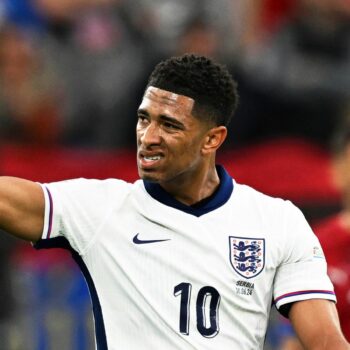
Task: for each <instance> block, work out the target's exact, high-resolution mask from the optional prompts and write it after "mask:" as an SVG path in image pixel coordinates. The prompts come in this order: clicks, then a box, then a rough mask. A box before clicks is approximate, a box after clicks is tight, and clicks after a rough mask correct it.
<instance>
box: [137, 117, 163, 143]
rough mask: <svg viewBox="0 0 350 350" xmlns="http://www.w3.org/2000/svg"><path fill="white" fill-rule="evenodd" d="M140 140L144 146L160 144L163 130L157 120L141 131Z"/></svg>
mask: <svg viewBox="0 0 350 350" xmlns="http://www.w3.org/2000/svg"><path fill="white" fill-rule="evenodd" d="M140 141H141V143H142V144H143V145H144V146H146V147H147V146H152V145H159V144H160V143H161V131H160V129H159V126H158V125H157V124H156V123H155V122H151V123H149V124H148V125H147V127H145V128H144V129H143V130H142V131H141V135H140Z"/></svg>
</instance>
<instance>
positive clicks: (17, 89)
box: [0, 0, 350, 149]
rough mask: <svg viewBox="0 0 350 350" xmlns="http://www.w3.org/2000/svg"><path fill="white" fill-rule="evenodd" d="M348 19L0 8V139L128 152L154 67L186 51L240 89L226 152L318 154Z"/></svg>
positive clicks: (166, 9)
mask: <svg viewBox="0 0 350 350" xmlns="http://www.w3.org/2000/svg"><path fill="white" fill-rule="evenodd" d="M349 17H350V5H349V3H348V2H347V1H343V0H216V1H210V0H177V1H175V0H142V1H141V0H133V1H128V0H76V1H70V0H61V1H56V0H1V1H0V133H1V140H2V141H6V142H19V143H26V144H39V145H45V146H52V145H65V146H77V147H96V148H103V149H111V148H120V147H132V146H133V144H134V125H135V121H136V118H135V115H136V113H135V111H136V108H137V106H138V104H139V103H140V100H141V98H142V94H143V89H144V86H145V82H146V81H147V78H148V75H149V73H150V71H151V70H152V68H153V66H154V64H156V63H157V62H158V61H159V60H160V59H162V58H165V57H168V56H170V55H177V54H181V53H184V52H195V53H199V54H204V55H208V56H211V57H213V58H215V59H217V60H219V61H220V62H222V63H224V64H226V65H227V66H228V67H229V69H230V70H231V71H232V74H233V76H234V77H235V78H236V79H237V80H238V82H239V91H240V96H241V103H240V107H239V109H238V112H237V115H236V117H235V118H234V120H233V123H232V125H231V130H230V138H229V141H228V142H227V146H229V147H239V146H241V145H245V144H247V143H252V142H256V141H260V140H264V139H266V138H271V137H276V136H277V137H279V136H284V135H287V136H289V135H290V136H297V137H303V138H304V137H305V138H307V139H310V140H312V141H315V142H317V143H320V144H321V145H324V146H327V142H328V141H329V139H330V136H331V135H332V132H333V130H334V128H335V127H336V126H337V125H338V124H339V123H341V122H342V121H343V119H346V118H347V117H346V116H347V115H348V113H347V110H348V108H349V107H348V106H347V100H349V94H350V35H349V34H350V21H349Z"/></svg>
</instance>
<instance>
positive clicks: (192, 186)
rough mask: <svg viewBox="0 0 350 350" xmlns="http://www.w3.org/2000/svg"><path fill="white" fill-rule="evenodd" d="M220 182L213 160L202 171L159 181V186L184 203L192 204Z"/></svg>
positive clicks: (209, 192)
mask: <svg viewBox="0 0 350 350" xmlns="http://www.w3.org/2000/svg"><path fill="white" fill-rule="evenodd" d="M219 184H220V178H219V175H218V173H217V171H216V168H215V162H212V163H211V164H208V166H207V167H205V168H204V169H202V171H200V172H198V171H196V172H193V173H192V174H186V176H184V177H181V176H180V177H179V178H178V179H176V180H175V181H169V182H165V183H160V186H161V187H162V188H163V189H164V190H165V191H167V192H168V193H169V194H171V195H172V196H173V197H174V198H175V199H176V200H178V201H179V202H181V203H183V204H186V205H193V204H195V203H198V202H200V201H201V200H203V199H205V198H208V197H210V196H211V195H212V194H213V193H214V192H215V190H216V189H217V188H218V186H219Z"/></svg>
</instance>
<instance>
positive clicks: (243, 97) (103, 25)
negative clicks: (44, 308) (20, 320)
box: [0, 0, 350, 350]
mask: <svg viewBox="0 0 350 350" xmlns="http://www.w3.org/2000/svg"><path fill="white" fill-rule="evenodd" d="M185 52H193V53H198V54H203V55H207V56H210V57H212V58H214V59H216V60H218V61H220V62H221V63H223V64H226V65H227V67H228V68H229V70H230V71H231V72H232V75H233V76H234V78H235V79H236V80H237V81H238V84H239V94H240V106H239V108H238V111H237V113H236V115H235V117H234V118H233V121H232V123H231V126H230V127H229V128H230V130H229V138H228V141H227V142H226V144H225V147H227V148H229V149H235V148H240V147H244V146H247V145H254V144H255V143H258V142H263V141H267V140H271V139H275V138H281V137H296V138H301V139H305V140H307V141H308V142H311V143H314V144H316V145H318V146H320V147H322V148H325V149H327V150H328V149H330V143H331V142H330V141H331V140H333V139H334V134H335V131H336V130H338V129H343V130H344V128H347V129H349V128H350V126H349V125H350V99H349V97H350V2H349V1H347V0H215V1H212V0H74V1H73V0H59V1H58V0H0V140H1V141H0V146H1V145H2V144H13V143H14V144H20V145H25V146H26V145H28V146H35V147H37V146H39V147H44V148H51V147H56V146H64V147H76V148H94V149H102V150H113V149H125V148H126V149H130V148H133V147H134V143H135V137H134V129H135V123H136V110H137V107H138V105H139V103H140V101H141V99H142V95H143V92H144V87H145V84H146V82H147V79H148V76H149V74H150V72H151V71H152V69H153V67H154V65H155V64H156V63H158V62H159V60H161V59H163V58H166V57H169V56H172V55H178V54H182V53H185ZM349 135H350V133H349ZM348 140H350V137H349V138H348ZM349 142H350V141H349ZM345 144H346V142H345V143H344V147H343V152H344V153H342V154H343V155H344V157H343V158H342V159H343V162H344V163H342V164H347V168H345V165H344V169H347V170H348V169H349V168H348V166H349V164H350V148H349V149H347V150H345V149H346V147H350V146H346V145H345ZM337 155H339V152H338V153H337ZM345 155H347V157H345ZM337 157H338V156H337ZM339 159H340V158H339V157H338V158H337V161H338V160H339ZM338 163H339V162H338ZM347 173H348V174H349V173H350V172H349V171H347ZM343 176H344V181H343V182H342V188H341V190H342V192H343V193H345V194H346V203H344V205H343V206H344V208H345V209H344V210H343V211H342V212H341V213H342V214H341V217H342V219H341V220H342V221H341V222H340V221H339V217H338V216H336V219H335V220H337V221H336V224H337V225H338V226H339V225H340V226H341V227H342V228H339V227H338V226H337V227H336V229H334V230H337V232H338V231H340V230H341V229H343V230H346V232H347V234H348V232H349V230H350V218H349V217H350V214H348V212H350V209H349V208H350V204H349V201H350V200H349V198H348V197H349V194H348V192H350V190H349V189H350V180H349V179H350V177H349V176H346V175H343ZM338 177H339V176H338ZM345 178H346V181H345ZM344 197H345V195H344ZM344 213H346V215H345V214H344ZM343 221H344V222H343ZM332 222H333V221H332ZM333 224H334V222H333ZM327 227H328V226H327ZM332 229H333V227H332ZM318 230H319V229H318V228H316V232H317V231H318ZM320 232H321V233H320V237H322V230H320ZM327 232H328V231H327ZM331 234H332V233H331ZM345 237H347V236H345ZM349 237H350V236H349ZM1 240H4V242H3V243H1V244H0V248H3V249H4V252H0V258H2V259H3V260H4V263H1V264H0V267H1V268H2V269H3V271H6V270H8V269H9V267H8V265H6V264H8V261H9V257H8V255H9V248H8V247H9V246H11V244H12V245H13V243H12V242H10V243H9V242H8V241H6V239H5V238H1ZM325 240H326V238H325ZM345 240H346V238H344V241H342V243H340V244H341V245H343V247H345V246H346V244H345V243H344V242H345ZM5 241H6V242H5ZM1 242H2V241H1ZM349 245H350V243H349V244H347V246H349ZM329 246H330V247H331V248H332V244H330V245H329ZM327 249H328V248H327ZM332 249H333V248H332ZM338 249H340V248H339V245H337V246H334V249H333V250H334V252H333V253H332V252H331V253H329V254H333V255H334V256H335V257H336V256H337V252H338ZM326 255H327V254H326ZM330 260H331V265H330V266H331V268H332V269H333V270H332V271H333V275H332V276H333V277H332V278H333V282H334V283H335V284H336V287H337V288H343V289H339V290H340V292H339V293H340V295H341V300H342V301H341V305H344V306H343V310H349V305H348V304H349V303H350V294H349V292H348V290H349V288H348V286H350V267H349V266H348V265H349V264H348V263H347V262H346V261H345V263H344V266H342V267H340V268H339V266H334V265H336V263H337V262H339V261H338V260H339V259H338V260H337V258H335V261H336V262H334V263H333V261H332V258H331V259H330ZM345 265H346V266H345ZM339 269H340V270H341V271H340V270H339ZM334 271H335V272H334ZM339 271H340V272H339ZM342 273H343V275H342ZM1 276H4V277H6V278H7V275H6V274H5V273H1V272H0V277H1ZM344 276H345V277H344ZM341 278H343V280H342V281H343V282H342V283H343V284H342V287H339V283H340V282H339V281H340V280H341ZM344 279H345V282H344ZM7 284H8V282H6V281H4V282H2V283H0V285H7ZM340 284H341V283H340ZM345 287H346V288H345ZM74 290H75V289H74ZM343 291H344V293H345V294H346V293H347V294H346V295H344V296H343V295H342V294H344V293H343ZM4 292H6V288H3V293H4ZM74 293H76V292H74ZM74 293H73V292H72V294H74ZM74 295H75V294H74ZM10 296H11V295H9V296H8V295H6V296H2V297H1V298H4V300H9V303H8V305H9V306H10V305H11V302H10ZM1 298H0V299H1ZM70 298H71V297H70ZM74 300H75V299H74ZM84 300H85V299H84ZM343 300H346V302H345V304H343V303H344V302H343ZM0 311H1V312H3V315H2V314H1V312H0V339H5V336H3V335H2V333H1V332H3V334H5V333H4V332H7V331H6V329H5V328H4V327H1V322H2V321H1V319H3V318H5V317H7V315H8V314H9V310H8V308H4V307H2V308H0ZM342 317H344V319H345V318H347V320H348V325H350V321H349V320H350V317H349V315H347V314H346V315H345V316H343V315H342ZM4 329H5V331H4ZM277 329H278V331H279V332H282V330H281V327H280V324H279V322H277ZM7 333H8V332H7ZM7 333H6V334H7ZM347 336H350V326H348V328H347ZM291 339H292V341H293V340H295V339H293V335H291ZM0 348H1V341H0ZM8 348H9V347H8ZM29 348H30V347H29V346H28V345H27V347H26V349H29ZM75 348H76V349H78V347H77V346H76V347H75ZM86 348H87V347H86V345H82V349H86ZM281 348H282V347H280V349H281ZM11 349H12V348H11ZM13 349H15V347H13ZM16 349H21V348H20V347H17V348H16ZM37 349H39V348H37ZM41 349H46V347H45V346H42V347H40V350H41ZM284 349H285V350H286V349H292V347H290V348H289V347H287V345H286V347H285V348H284ZM293 349H294V348H293ZM295 349H298V346H297V345H296V347H295Z"/></svg>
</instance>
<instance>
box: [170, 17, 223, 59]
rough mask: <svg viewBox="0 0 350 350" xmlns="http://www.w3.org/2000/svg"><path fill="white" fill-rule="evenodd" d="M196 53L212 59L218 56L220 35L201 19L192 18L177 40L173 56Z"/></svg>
mask: <svg viewBox="0 0 350 350" xmlns="http://www.w3.org/2000/svg"><path fill="white" fill-rule="evenodd" d="M188 52H191V53H196V54H199V55H204V56H208V57H212V58H216V59H218V58H219V55H220V34H219V32H218V30H217V28H215V27H214V26H212V25H211V24H210V23H208V22H205V21H204V20H202V19H201V17H195V18H193V19H192V20H191V21H190V22H189V23H188V24H187V25H186V26H185V27H184V29H183V31H182V33H181V35H180V36H179V37H178V39H177V48H176V51H175V55H181V54H184V53H188Z"/></svg>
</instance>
